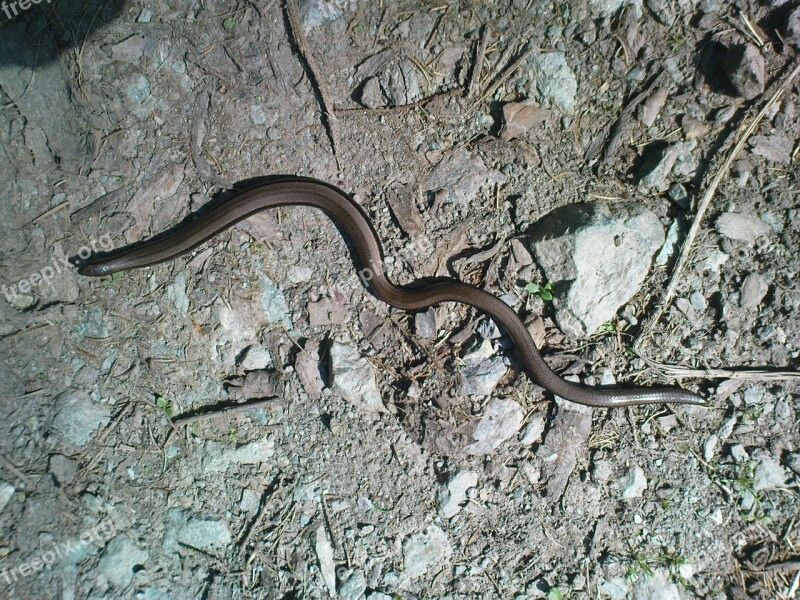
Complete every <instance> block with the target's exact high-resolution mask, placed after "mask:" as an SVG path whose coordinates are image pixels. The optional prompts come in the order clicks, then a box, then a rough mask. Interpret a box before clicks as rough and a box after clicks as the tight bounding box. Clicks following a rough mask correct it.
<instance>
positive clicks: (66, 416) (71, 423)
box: [51, 391, 109, 446]
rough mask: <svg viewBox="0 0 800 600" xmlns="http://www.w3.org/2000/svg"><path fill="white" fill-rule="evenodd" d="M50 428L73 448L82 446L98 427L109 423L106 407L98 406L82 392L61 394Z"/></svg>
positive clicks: (57, 400)
mask: <svg viewBox="0 0 800 600" xmlns="http://www.w3.org/2000/svg"><path fill="white" fill-rule="evenodd" d="M53 413H54V416H53V420H52V422H51V427H52V428H53V429H54V430H56V431H57V432H58V433H60V434H61V436H62V437H63V438H64V439H66V440H67V441H69V442H70V443H72V444H74V445H75V446H84V445H86V444H87V443H88V442H89V440H90V439H91V438H92V435H93V434H94V432H95V431H97V429H98V428H99V427H104V426H105V425H106V424H108V421H109V411H108V407H106V406H104V405H102V404H98V403H97V402H95V401H94V400H92V399H91V398H90V397H89V394H87V393H86V392H83V391H68V392H64V393H63V394H61V395H60V396H59V397H58V398H57V399H56V402H55V406H54V407H53Z"/></svg>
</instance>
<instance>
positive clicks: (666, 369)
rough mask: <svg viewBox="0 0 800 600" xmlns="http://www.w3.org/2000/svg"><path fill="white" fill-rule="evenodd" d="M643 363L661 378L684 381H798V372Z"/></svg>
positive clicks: (799, 375)
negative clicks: (694, 367)
mask: <svg viewBox="0 0 800 600" xmlns="http://www.w3.org/2000/svg"><path fill="white" fill-rule="evenodd" d="M642 358H643V359H644V361H645V362H646V363H647V364H648V365H650V366H651V367H652V368H653V369H655V370H656V371H658V372H659V374H660V375H662V376H663V377H667V378H670V379H684V378H687V377H691V378H701V379H739V380H743V381H787V380H790V381H791V380H797V381H800V372H798V371H777V370H767V369H693V368H691V367H682V366H679V365H665V364H663V363H659V362H656V361H654V360H649V359H647V358H644V357H642Z"/></svg>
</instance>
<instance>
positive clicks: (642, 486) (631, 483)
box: [617, 465, 647, 500]
mask: <svg viewBox="0 0 800 600" xmlns="http://www.w3.org/2000/svg"><path fill="white" fill-rule="evenodd" d="M617 483H618V484H619V488H620V491H621V492H622V498H623V499H624V500H632V499H633V498H641V497H642V494H643V493H644V491H645V490H646V489H647V477H645V475H644V471H643V470H642V468H641V467H640V466H639V465H634V466H633V467H631V468H630V469H629V470H628V472H627V473H625V475H623V476H622V477H621V478H620V479H619V480H618V482H617Z"/></svg>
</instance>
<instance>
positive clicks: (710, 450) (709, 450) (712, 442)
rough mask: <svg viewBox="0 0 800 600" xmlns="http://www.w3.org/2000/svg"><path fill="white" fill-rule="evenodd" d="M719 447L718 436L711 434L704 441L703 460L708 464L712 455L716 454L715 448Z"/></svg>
mask: <svg viewBox="0 0 800 600" xmlns="http://www.w3.org/2000/svg"><path fill="white" fill-rule="evenodd" d="M718 447H719V436H718V435H717V434H716V433H713V434H711V435H710V436H708V438H707V439H706V443H705V444H703V459H704V460H705V461H706V462H709V461H710V460H711V459H712V458H714V455H715V454H716V453H717V448H718Z"/></svg>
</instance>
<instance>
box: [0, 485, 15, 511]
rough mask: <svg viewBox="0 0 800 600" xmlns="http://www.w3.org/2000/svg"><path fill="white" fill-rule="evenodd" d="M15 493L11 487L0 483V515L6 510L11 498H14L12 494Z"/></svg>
mask: <svg viewBox="0 0 800 600" xmlns="http://www.w3.org/2000/svg"><path fill="white" fill-rule="evenodd" d="M16 491H17V488H15V487H14V486H13V485H11V484H10V483H8V482H7V481H0V514H2V512H3V511H4V510H5V509H6V506H8V503H9V502H11V498H13V497H14V492H16Z"/></svg>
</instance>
